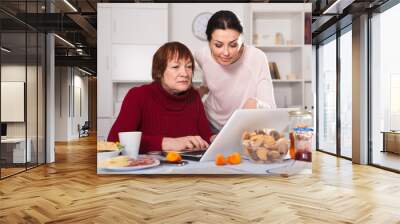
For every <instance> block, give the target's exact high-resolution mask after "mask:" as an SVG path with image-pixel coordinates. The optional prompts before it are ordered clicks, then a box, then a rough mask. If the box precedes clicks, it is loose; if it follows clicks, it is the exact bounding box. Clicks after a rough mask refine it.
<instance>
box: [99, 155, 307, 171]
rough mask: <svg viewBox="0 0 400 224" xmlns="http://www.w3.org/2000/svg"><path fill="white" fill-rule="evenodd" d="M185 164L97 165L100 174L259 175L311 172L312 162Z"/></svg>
mask: <svg viewBox="0 0 400 224" xmlns="http://www.w3.org/2000/svg"><path fill="white" fill-rule="evenodd" d="M153 157H155V158H156V159H159V160H165V158H164V157H162V156H153ZM185 161H187V163H186V164H185V165H177V164H165V163H163V162H161V163H160V165H157V166H154V167H149V168H145V169H135V168H133V169H132V170H129V169H128V170H127V169H124V170H118V169H115V168H114V169H108V168H104V167H99V166H98V167H97V173H98V174H259V175H271V174H280V175H292V174H298V173H311V168H312V166H311V164H312V163H311V162H304V161H299V160H292V159H290V158H286V159H284V160H283V161H281V162H275V163H265V164H264V163H255V162H252V161H250V160H249V159H247V158H242V161H241V163H240V164H236V165H223V166H221V165H216V164H215V162H214V161H202V162H198V161H190V160H185Z"/></svg>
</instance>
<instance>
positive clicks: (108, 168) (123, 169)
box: [101, 159, 160, 171]
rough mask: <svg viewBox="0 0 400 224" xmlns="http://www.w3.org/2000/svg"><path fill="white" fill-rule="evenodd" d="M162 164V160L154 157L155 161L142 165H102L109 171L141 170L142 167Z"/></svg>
mask: <svg viewBox="0 0 400 224" xmlns="http://www.w3.org/2000/svg"><path fill="white" fill-rule="evenodd" d="M158 165H160V160H158V159H154V163H152V164H149V165H142V166H123V167H101V169H103V170H107V171H134V170H141V169H147V168H151V167H155V166H158Z"/></svg>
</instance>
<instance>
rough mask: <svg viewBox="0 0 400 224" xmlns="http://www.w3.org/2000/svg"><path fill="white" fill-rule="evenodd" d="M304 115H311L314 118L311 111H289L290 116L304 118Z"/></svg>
mask: <svg viewBox="0 0 400 224" xmlns="http://www.w3.org/2000/svg"><path fill="white" fill-rule="evenodd" d="M304 115H310V116H312V113H311V112H309V111H305V110H293V111H289V116H304Z"/></svg>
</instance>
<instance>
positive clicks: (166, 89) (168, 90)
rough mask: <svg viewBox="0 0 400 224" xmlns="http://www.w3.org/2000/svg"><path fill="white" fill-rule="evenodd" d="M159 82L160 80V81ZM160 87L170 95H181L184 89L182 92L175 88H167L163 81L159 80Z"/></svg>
mask: <svg viewBox="0 0 400 224" xmlns="http://www.w3.org/2000/svg"><path fill="white" fill-rule="evenodd" d="M160 82H161V81H160ZM161 87H162V88H163V89H164V90H165V91H166V92H167V93H168V94H170V95H172V96H180V95H183V94H184V93H185V91H183V92H177V91H176V90H173V89H171V88H168V86H167V85H165V84H164V83H163V82H161Z"/></svg>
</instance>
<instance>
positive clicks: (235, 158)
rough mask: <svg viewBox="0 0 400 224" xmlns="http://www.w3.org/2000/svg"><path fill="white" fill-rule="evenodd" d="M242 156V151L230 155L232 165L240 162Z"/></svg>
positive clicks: (229, 160)
mask: <svg viewBox="0 0 400 224" xmlns="http://www.w3.org/2000/svg"><path fill="white" fill-rule="evenodd" d="M240 162H241V156H240V153H238V152H235V153H232V154H230V155H229V156H228V163H229V164H231V165H235V164H240Z"/></svg>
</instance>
